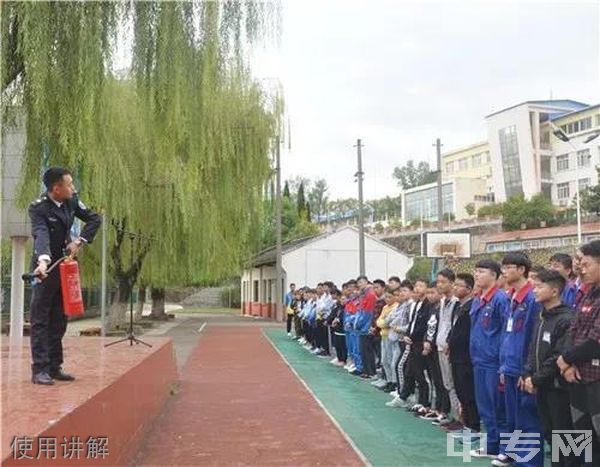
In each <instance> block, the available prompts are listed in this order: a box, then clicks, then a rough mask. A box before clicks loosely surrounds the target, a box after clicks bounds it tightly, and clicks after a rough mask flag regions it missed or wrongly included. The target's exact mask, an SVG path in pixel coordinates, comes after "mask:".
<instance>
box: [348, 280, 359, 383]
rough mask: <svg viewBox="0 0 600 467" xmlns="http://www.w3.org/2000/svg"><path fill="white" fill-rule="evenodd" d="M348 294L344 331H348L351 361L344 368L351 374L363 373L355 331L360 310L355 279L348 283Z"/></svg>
mask: <svg viewBox="0 0 600 467" xmlns="http://www.w3.org/2000/svg"><path fill="white" fill-rule="evenodd" d="M346 294H347V300H346V305H345V306H344V311H345V317H344V330H345V331H346V344H347V347H348V355H349V356H350V360H351V361H349V362H347V365H346V366H345V367H344V368H345V369H346V370H348V371H349V372H353V371H356V370H357V369H360V370H361V371H362V364H361V361H360V354H359V352H358V338H357V334H356V332H355V330H354V321H355V319H356V312H357V308H358V294H357V290H356V281H355V280H354V279H352V280H350V281H348V282H347V287H346Z"/></svg>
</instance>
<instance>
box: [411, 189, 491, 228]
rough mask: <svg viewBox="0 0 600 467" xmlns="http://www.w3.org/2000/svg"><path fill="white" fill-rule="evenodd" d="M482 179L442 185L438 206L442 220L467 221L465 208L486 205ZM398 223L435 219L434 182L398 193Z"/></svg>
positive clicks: (436, 213) (467, 215)
mask: <svg viewBox="0 0 600 467" xmlns="http://www.w3.org/2000/svg"><path fill="white" fill-rule="evenodd" d="M486 184H487V180H486V179H485V178H452V179H449V180H445V181H443V182H442V206H443V211H442V212H443V214H444V218H446V216H448V215H452V216H453V218H454V220H457V221H460V220H463V219H467V218H469V217H470V216H469V214H468V213H467V210H466V207H467V206H468V205H469V204H473V206H474V207H475V209H478V208H479V207H481V206H482V205H483V204H487V202H486V191H487V188H486ZM401 196H402V213H403V215H402V222H403V224H404V225H405V226H407V225H410V224H411V223H414V222H420V221H421V219H423V221H428V222H435V221H437V220H438V196H437V183H435V182H434V183H429V184H427V185H421V186H417V187H414V188H410V189H408V190H403V191H402V194H401Z"/></svg>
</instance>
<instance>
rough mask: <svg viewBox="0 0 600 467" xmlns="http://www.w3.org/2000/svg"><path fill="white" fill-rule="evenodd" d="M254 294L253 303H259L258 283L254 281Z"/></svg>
mask: <svg viewBox="0 0 600 467" xmlns="http://www.w3.org/2000/svg"><path fill="white" fill-rule="evenodd" d="M252 292H253V293H252V301H253V302H254V303H258V281H254V290H253V291H252Z"/></svg>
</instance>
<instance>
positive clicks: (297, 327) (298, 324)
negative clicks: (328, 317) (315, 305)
mask: <svg viewBox="0 0 600 467" xmlns="http://www.w3.org/2000/svg"><path fill="white" fill-rule="evenodd" d="M294 331H295V332H296V336H298V337H303V336H304V332H303V330H302V320H301V319H300V318H299V317H298V315H294Z"/></svg>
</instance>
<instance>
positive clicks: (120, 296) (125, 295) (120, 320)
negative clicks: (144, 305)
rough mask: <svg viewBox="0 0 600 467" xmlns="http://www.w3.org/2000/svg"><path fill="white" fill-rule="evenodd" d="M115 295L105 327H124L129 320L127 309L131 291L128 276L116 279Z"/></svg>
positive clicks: (110, 328)
mask: <svg viewBox="0 0 600 467" xmlns="http://www.w3.org/2000/svg"><path fill="white" fill-rule="evenodd" d="M117 284H118V286H117V296H116V299H115V301H114V302H113V304H112V305H111V306H110V309H109V312H108V323H107V329H108V330H109V331H114V330H115V329H125V328H126V326H125V325H126V323H128V322H129V319H128V318H129V317H128V316H127V312H128V311H129V295H130V293H131V291H132V287H131V285H130V284H131V282H130V279H129V277H123V276H122V277H119V279H118V281H117Z"/></svg>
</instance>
